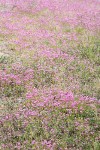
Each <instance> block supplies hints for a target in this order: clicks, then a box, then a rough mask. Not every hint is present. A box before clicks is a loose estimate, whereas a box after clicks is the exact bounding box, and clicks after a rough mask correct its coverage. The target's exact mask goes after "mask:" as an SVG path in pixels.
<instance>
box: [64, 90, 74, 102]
mask: <svg viewBox="0 0 100 150" xmlns="http://www.w3.org/2000/svg"><path fill="white" fill-rule="evenodd" d="M65 96H66V97H65V101H66V102H69V101H73V100H74V95H73V93H72V92H67V93H66V94H65Z"/></svg>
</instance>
